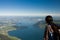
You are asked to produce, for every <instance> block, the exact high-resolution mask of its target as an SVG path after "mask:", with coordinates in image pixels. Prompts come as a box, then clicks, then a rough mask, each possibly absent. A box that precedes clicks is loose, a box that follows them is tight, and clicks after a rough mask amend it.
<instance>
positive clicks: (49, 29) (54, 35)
mask: <svg viewBox="0 0 60 40" xmlns="http://www.w3.org/2000/svg"><path fill="white" fill-rule="evenodd" d="M45 21H46V24H47V25H46V28H45V33H44V40H59V30H58V28H57V26H56V25H55V24H54V23H53V18H52V16H50V15H49V16H46V18H45Z"/></svg>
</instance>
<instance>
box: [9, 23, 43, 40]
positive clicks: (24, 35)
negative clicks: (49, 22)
mask: <svg viewBox="0 0 60 40" xmlns="http://www.w3.org/2000/svg"><path fill="white" fill-rule="evenodd" d="M22 24H23V26H22V29H21V28H20V27H19V28H20V29H17V30H12V31H9V32H8V34H9V35H10V36H15V37H18V38H21V39H22V40H43V35H44V28H40V27H39V26H33V22H30V24H29V22H28V23H27V24H26V22H25V24H26V26H25V24H24V23H22ZM18 25H20V26H21V24H17V26H18ZM24 26H25V27H26V28H24Z"/></svg>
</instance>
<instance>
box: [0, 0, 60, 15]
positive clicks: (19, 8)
mask: <svg viewBox="0 0 60 40" xmlns="http://www.w3.org/2000/svg"><path fill="white" fill-rule="evenodd" d="M46 15H52V16H60V0H0V16H46Z"/></svg>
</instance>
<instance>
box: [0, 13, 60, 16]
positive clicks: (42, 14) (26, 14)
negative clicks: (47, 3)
mask: <svg viewBox="0 0 60 40" xmlns="http://www.w3.org/2000/svg"><path fill="white" fill-rule="evenodd" d="M47 15H51V16H60V14H48V13H45V14H44V13H41V14H28V13H25V14H14V13H13V14H11V13H10V14H7V13H5V14H0V16H47Z"/></svg>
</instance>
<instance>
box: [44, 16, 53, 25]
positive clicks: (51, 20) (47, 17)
mask: <svg viewBox="0 0 60 40" xmlns="http://www.w3.org/2000/svg"><path fill="white" fill-rule="evenodd" d="M45 21H46V23H48V24H49V23H51V22H53V18H52V16H50V15H48V16H46V18H45Z"/></svg>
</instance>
